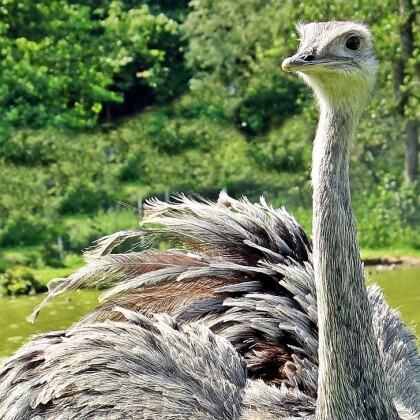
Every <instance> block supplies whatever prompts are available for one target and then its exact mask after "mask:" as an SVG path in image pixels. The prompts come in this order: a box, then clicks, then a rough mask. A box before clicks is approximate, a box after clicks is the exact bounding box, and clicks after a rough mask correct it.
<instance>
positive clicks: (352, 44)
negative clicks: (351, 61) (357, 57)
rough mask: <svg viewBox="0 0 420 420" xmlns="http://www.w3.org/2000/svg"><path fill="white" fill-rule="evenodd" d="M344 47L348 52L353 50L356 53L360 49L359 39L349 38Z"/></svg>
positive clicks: (356, 37)
mask: <svg viewBox="0 0 420 420" xmlns="http://www.w3.org/2000/svg"><path fill="white" fill-rule="evenodd" d="M346 47H347V48H348V49H349V50H353V51H356V50H358V49H359V47H360V37H358V36H356V35H354V36H351V37H350V38H349V39H348V40H347V41H346Z"/></svg>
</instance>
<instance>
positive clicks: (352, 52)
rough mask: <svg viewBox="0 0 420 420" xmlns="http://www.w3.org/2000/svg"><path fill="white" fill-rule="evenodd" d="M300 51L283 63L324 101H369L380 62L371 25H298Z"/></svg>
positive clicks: (340, 23) (346, 23)
mask: <svg viewBox="0 0 420 420" xmlns="http://www.w3.org/2000/svg"><path fill="white" fill-rule="evenodd" d="M297 31H298V33H299V35H300V45H299V49H298V52H297V53H296V54H295V55H293V56H292V57H289V58H286V59H285V60H284V61H283V63H282V67H283V70H285V71H287V72H292V73H297V74H298V75H299V76H300V77H302V78H303V79H304V81H305V82H306V83H307V84H308V85H309V86H311V87H312V88H313V89H314V91H315V94H316V96H317V97H318V99H319V101H320V102H323V101H327V102H333V103H334V106H337V104H339V103H340V102H343V101H344V102H345V101H346V100H347V101H348V100H350V101H352V102H354V103H355V104H356V103H358V105H360V106H363V105H364V104H359V102H360V101H362V102H366V101H367V100H368V99H369V97H370V93H371V91H372V88H373V86H374V82H375V77H376V72H377V68H378V62H377V60H376V58H375V52H374V47H373V43H372V35H371V33H370V31H369V29H368V28H367V27H366V26H365V25H362V24H360V23H354V22H337V21H331V22H314V23H309V24H305V25H298V26H297Z"/></svg>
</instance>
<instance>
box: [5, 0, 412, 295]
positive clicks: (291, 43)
mask: <svg viewBox="0 0 420 420" xmlns="http://www.w3.org/2000/svg"><path fill="white" fill-rule="evenodd" d="M418 9H419V5H418V2H417V0H385V1H378V0H376V1H375V0H368V1H363V2H361V1H355V2H347V1H343V0H328V1H324V0H316V1H313V2H299V1H295V0H238V1H234V2H232V1H229V0H192V1H190V2H188V1H186V0H154V1H153V0H149V1H147V0H137V1H132V0H131V1H130V0H127V1H110V0H89V1H85V2H80V1H78V0H48V1H47V0H40V1H37V2H33V1H29V0H20V1H17V0H0V180H1V181H0V273H1V272H3V275H1V276H2V277H0V287H2V290H3V292H4V293H15V292H16V289H18V290H20V288H19V287H18V286H13V285H12V286H11V288H10V287H9V286H10V284H11V283H12V282H13V284H22V288H25V287H26V288H27V289H28V288H29V290H30V291H32V290H37V289H36V288H37V287H38V285H33V284H32V283H33V282H32V283H30V284H29V283H28V282H30V281H32V280H31V278H30V276H29V275H28V274H27V272H28V271H31V270H32V269H37V270H38V271H39V270H44V271H43V272H44V273H45V272H47V273H48V274H51V273H50V272H49V271H48V267H64V270H65V268H66V267H69V268H71V267H74V265H77V264H79V263H80V258H79V257H75V255H78V254H80V250H81V249H83V248H85V247H87V246H88V245H89V244H90V243H91V241H92V240H94V239H95V238H97V237H99V236H101V235H103V234H106V233H109V232H112V231H115V230H117V229H121V228H124V227H127V226H136V224H137V220H138V213H137V210H136V208H137V205H138V202H139V200H143V199H145V198H147V197H150V196H153V195H158V196H161V197H164V196H165V195H167V194H168V193H169V192H170V193H172V192H175V191H182V192H185V193H192V194H196V193H199V194H202V195H205V196H208V197H216V196H217V193H218V191H219V190H220V189H222V188H226V189H227V190H228V192H229V193H230V194H232V195H234V196H240V195H242V194H245V195H248V196H249V197H250V198H251V199H252V200H256V199H257V198H258V196H259V195H261V194H264V195H265V196H266V197H267V199H268V200H269V201H271V202H273V203H274V204H275V205H286V206H287V207H288V209H289V210H290V211H291V212H292V213H293V214H294V215H295V216H296V217H297V218H298V219H299V220H300V221H301V223H302V224H303V225H304V227H305V228H306V229H308V230H310V212H311V208H310V206H311V199H310V186H309V172H310V153H311V141H312V138H313V132H314V127H315V124H316V110H315V109H314V105H313V104H312V101H311V98H310V96H309V94H308V91H307V89H306V88H305V87H303V86H302V84H301V82H300V81H299V80H297V78H295V77H291V76H289V75H286V74H284V73H283V72H282V71H281V68H280V65H281V61H282V60H283V58H285V57H287V56H288V55H289V54H291V53H293V52H294V51H295V49H296V43H297V40H296V35H295V33H294V28H293V24H294V22H297V21H307V20H314V17H315V18H316V19H318V20H325V19H332V18H335V19H341V20H344V19H353V20H359V21H364V22H366V23H368V24H369V25H370V27H371V29H372V30H373V32H374V36H375V39H376V45H377V53H378V56H379V59H380V61H381V70H380V74H379V80H378V86H377V94H376V96H375V99H374V101H373V102H372V104H371V106H370V108H369V110H368V111H367V112H366V113H365V116H364V119H363V121H362V127H361V129H360V131H359V135H358V139H357V144H356V145H355V149H354V154H353V166H352V170H353V173H352V183H353V196H354V206H355V208H356V213H357V222H358V230H359V236H360V240H361V245H362V247H365V248H373V249H375V248H380V249H395V248H399V249H401V248H403V249H407V252H409V253H410V252H415V250H416V249H417V250H418V249H420V227H419V221H420V212H419V210H418V189H419V187H418V180H417V177H418V147H419V146H418V144H419V141H418V125H419V124H418V121H419V118H420V105H419V98H420V92H419V90H420V87H419V86H420V84H419V73H420V70H419V69H420V54H419V45H420V31H418V27H419V21H418V20H419V13H418V12H419V10H418ZM416 28H417V30H416ZM120 202H123V203H126V204H127V205H128V206H121V205H119V204H118V203H120ZM130 206H131V209H130ZM16 266H23V267H27V269H26V270H21V269H18V270H16V269H11V267H16ZM8 279H9V280H8ZM34 284H35V283H34ZM5 290H7V292H5ZM11 290H12V291H11Z"/></svg>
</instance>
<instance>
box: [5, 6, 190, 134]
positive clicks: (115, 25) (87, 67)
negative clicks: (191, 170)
mask: <svg viewBox="0 0 420 420" xmlns="http://www.w3.org/2000/svg"><path fill="white" fill-rule="evenodd" d="M154 9H156V8H154ZM101 10H102V12H101ZM0 14H2V15H3V16H4V17H5V18H6V21H5V22H4V23H3V25H2V26H1V28H0V29H1V30H0V49H1V56H2V59H1V60H0V86H1V87H0V109H1V115H2V117H1V120H0V122H1V124H0V126H1V127H2V132H3V136H5V135H7V134H9V132H10V129H9V130H8V128H13V127H19V128H24V127H32V128H42V127H45V126H47V125H48V126H54V127H66V128H77V129H80V128H82V129H83V128H86V127H92V126H94V125H95V124H96V123H97V121H98V117H99V115H100V114H101V113H102V109H103V107H104V105H106V104H109V103H112V102H122V101H123V100H124V97H125V95H127V93H129V92H130V91H133V90H134V91H135V92H137V94H138V96H139V97H141V92H142V91H144V90H145V88H150V89H151V91H152V92H154V94H155V95H157V96H158V97H159V98H164V99H168V98H172V97H173V96H174V95H177V94H178V93H179V92H180V91H182V90H183V89H184V87H185V83H186V80H187V78H188V73H187V72H185V70H184V66H183V60H182V53H181V48H180V46H181V45H182V41H181V35H180V29H179V24H178V23H177V22H176V21H175V20H173V19H171V18H169V17H167V16H166V15H164V14H163V13H151V12H150V9H149V7H148V6H147V5H146V4H143V5H140V6H139V7H138V8H135V7H134V6H133V8H130V9H128V8H127V5H126V4H124V2H117V1H112V2H104V8H102V9H101V8H99V9H96V8H95V9H93V8H92V6H91V7H89V6H86V5H83V4H79V3H73V2H71V3H69V2H68V1H65V0H56V1H45V0H44V1H41V2H36V4H32V3H31V2H27V1H26V2H15V1H8V2H5V3H4V4H3V6H2V8H1V10H0ZM98 15H102V16H103V19H98ZM11 16H13V19H11V18H10V17H11ZM34 18H35V21H34V20H32V19H34ZM35 22H36V24H35ZM140 75H141V76H140ZM139 77H140V79H139ZM140 105H143V106H144V105H145V103H144V102H142V103H141V104H140ZM0 134H2V133H0Z"/></svg>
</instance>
